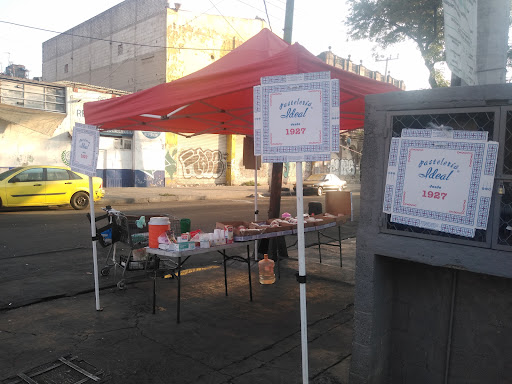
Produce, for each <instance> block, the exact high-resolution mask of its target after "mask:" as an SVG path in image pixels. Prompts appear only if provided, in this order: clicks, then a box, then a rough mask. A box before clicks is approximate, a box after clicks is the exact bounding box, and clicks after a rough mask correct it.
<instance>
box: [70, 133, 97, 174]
mask: <svg viewBox="0 0 512 384" xmlns="http://www.w3.org/2000/svg"><path fill="white" fill-rule="evenodd" d="M99 142H100V133H99V131H98V130H97V129H96V127H95V126H94V125H86V124H80V123H75V127H74V128H73V137H72V138H71V161H70V167H71V169H72V170H73V171H76V172H80V173H83V174H84V175H87V176H96V166H97V163H98V153H99Z"/></svg>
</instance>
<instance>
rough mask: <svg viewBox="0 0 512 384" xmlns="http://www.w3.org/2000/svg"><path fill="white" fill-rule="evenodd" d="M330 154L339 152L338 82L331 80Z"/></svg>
mask: <svg viewBox="0 0 512 384" xmlns="http://www.w3.org/2000/svg"><path fill="white" fill-rule="evenodd" d="M330 84H331V110H330V112H331V127H330V130H331V135H332V136H331V152H338V151H339V150H340V81H339V80H338V79H333V80H331V83H330Z"/></svg>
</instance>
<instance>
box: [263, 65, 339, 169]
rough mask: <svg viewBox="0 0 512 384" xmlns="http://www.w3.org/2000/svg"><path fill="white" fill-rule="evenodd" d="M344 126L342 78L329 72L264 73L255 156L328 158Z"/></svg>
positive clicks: (266, 159)
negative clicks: (340, 103) (341, 123)
mask: <svg viewBox="0 0 512 384" xmlns="http://www.w3.org/2000/svg"><path fill="white" fill-rule="evenodd" d="M339 128H340V126H339V82H338V80H331V78H330V73H329V72H315V73H303V74H298V75H284V76H270V77H263V78H262V79H261V86H257V87H254V154H255V155H256V156H259V155H261V156H262V162H264V163H280V162H282V163H284V162H288V161H293V162H295V161H321V160H327V161H329V160H331V152H338V151H339Z"/></svg>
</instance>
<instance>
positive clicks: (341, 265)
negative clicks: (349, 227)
mask: <svg viewBox="0 0 512 384" xmlns="http://www.w3.org/2000/svg"><path fill="white" fill-rule="evenodd" d="M338 244H339V245H340V268H342V267H343V259H342V257H341V227H340V226H339V225H338Z"/></svg>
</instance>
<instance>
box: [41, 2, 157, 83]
mask: <svg viewBox="0 0 512 384" xmlns="http://www.w3.org/2000/svg"><path fill="white" fill-rule="evenodd" d="M166 9H167V1H165V0H144V1H139V0H126V1H124V2H122V3H120V4H118V5H117V6H115V7H112V8H110V9H108V10H107V11H105V12H103V13H101V14H99V15H98V16H95V17H93V18H92V19H90V20H88V21H85V22H84V23H82V24H79V25H77V26H76V27H74V28H72V29H70V30H69V31H66V34H61V35H58V36H56V37H54V38H52V39H50V40H48V41H45V42H44V43H43V80H44V81H48V82H53V81H58V80H68V81H75V82H81V83H86V84H94V85H98V86H103V87H107V88H114V89H120V90H125V91H130V92H135V91H138V90H141V89H146V88H150V87H152V86H154V85H157V84H161V83H164V82H165V60H166V49H165V47H166V38H165V26H166ZM84 36H86V37H84ZM89 36H91V37H93V38H94V39H91V38H88V37H89ZM131 43H133V44H131Z"/></svg>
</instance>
